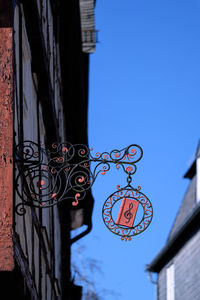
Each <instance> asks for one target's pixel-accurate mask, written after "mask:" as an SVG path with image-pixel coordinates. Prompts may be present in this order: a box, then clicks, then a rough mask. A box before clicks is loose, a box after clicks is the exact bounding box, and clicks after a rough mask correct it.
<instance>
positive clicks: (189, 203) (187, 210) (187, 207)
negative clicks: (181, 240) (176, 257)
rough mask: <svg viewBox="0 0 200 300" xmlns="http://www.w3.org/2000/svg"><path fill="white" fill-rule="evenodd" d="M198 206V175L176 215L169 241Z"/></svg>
mask: <svg viewBox="0 0 200 300" xmlns="http://www.w3.org/2000/svg"><path fill="white" fill-rule="evenodd" d="M195 206H196V175H195V176H193V178H192V179H191V181H190V183H189V186H188V188H187V191H186V193H185V196H184V198H183V201H182V203H181V206H180V208H179V211H178V213H177V215H176V219H175V221H174V224H173V226H172V228H171V231H170V233H169V237H168V240H167V241H169V240H171V239H172V238H173V236H174V234H175V233H176V232H177V231H178V230H180V228H181V226H182V225H183V224H184V222H185V221H186V219H187V218H188V216H189V215H190V214H191V212H192V211H193V210H194V209H195Z"/></svg>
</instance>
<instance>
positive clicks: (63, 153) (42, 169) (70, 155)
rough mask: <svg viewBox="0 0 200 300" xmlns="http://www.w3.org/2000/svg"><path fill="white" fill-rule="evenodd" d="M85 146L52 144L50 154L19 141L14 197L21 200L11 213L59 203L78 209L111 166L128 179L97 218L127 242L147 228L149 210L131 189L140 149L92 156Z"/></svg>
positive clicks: (134, 147)
mask: <svg viewBox="0 0 200 300" xmlns="http://www.w3.org/2000/svg"><path fill="white" fill-rule="evenodd" d="M93 152H94V150H93V148H88V147H87V146H86V145H82V144H76V145H72V144H70V143H68V142H65V143H60V144H58V143H54V144H52V145H51V147H50V148H46V147H44V146H43V145H38V144H37V143H35V142H33V141H24V142H23V143H20V144H19V145H17V146H16V148H15V155H16V159H15V162H16V163H17V164H18V170H19V171H18V174H17V176H16V180H15V186H16V191H17V194H18V196H19V197H20V199H21V200H22V201H21V202H20V203H18V204H17V205H16V207H15V210H16V213H17V214H18V215H24V214H25V213H26V206H30V207H37V208H49V207H52V206H54V205H57V204H59V203H60V202H62V201H71V205H72V206H74V207H75V206H78V205H79V203H80V202H81V201H84V198H85V196H86V193H87V191H88V190H89V189H91V187H92V185H93V184H94V182H95V180H96V178H97V176H98V175H99V174H101V175H105V174H106V173H107V172H108V171H109V170H110V168H111V166H112V165H114V166H115V168H116V169H118V170H119V169H121V170H122V171H123V172H124V174H125V175H126V176H127V185H126V186H125V187H120V185H117V187H116V191H115V192H114V193H112V195H110V196H109V197H108V198H107V199H106V201H105V202H104V205H103V209H102V217H103V221H104V223H105V225H106V227H107V228H108V229H109V230H110V231H111V232H112V233H114V234H116V235H118V236H120V237H121V239H122V240H126V241H127V240H131V238H132V237H133V236H135V235H138V234H140V233H142V232H143V231H144V230H145V229H147V227H148V226H149V225H150V223H151V221H152V217H153V208H152V204H151V202H150V200H149V199H148V198H147V196H146V195H145V194H144V193H142V192H141V187H137V188H134V187H133V186H132V185H131V182H132V176H133V175H134V174H135V172H136V170H137V167H136V163H137V162H138V161H139V160H140V159H141V158H142V156H143V151H142V148H141V147H140V146H139V145H136V144H132V145H130V146H128V147H126V148H124V149H122V150H116V149H115V150H112V151H111V152H103V153H100V152H96V153H94V154H93Z"/></svg>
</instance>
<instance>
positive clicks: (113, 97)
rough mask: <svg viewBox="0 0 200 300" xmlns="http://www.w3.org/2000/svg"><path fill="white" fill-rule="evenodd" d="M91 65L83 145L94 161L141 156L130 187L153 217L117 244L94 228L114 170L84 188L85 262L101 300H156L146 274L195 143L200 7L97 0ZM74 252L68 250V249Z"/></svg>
mask: <svg viewBox="0 0 200 300" xmlns="http://www.w3.org/2000/svg"><path fill="white" fill-rule="evenodd" d="M95 11H96V28H97V29H99V30H100V32H99V40H100V43H99V44H97V49H96V53H95V54H93V55H92V56H91V64H90V93H89V143H90V146H93V147H94V148H95V150H97V151H100V152H101V151H104V150H107V151H109V150H112V149H115V148H119V149H120V148H123V147H125V146H127V145H129V144H132V143H137V144H139V145H141V146H142V148H143V150H144V156H143V159H142V160H141V161H140V162H139V163H138V171H137V172H136V174H135V175H134V178H133V185H134V186H135V187H137V186H138V185H141V187H142V191H143V192H144V193H145V194H146V195H147V196H148V197H149V199H150V200H151V202H152V204H153V207H154V218H153V221H152V224H151V226H150V227H149V228H148V229H147V230H146V231H145V232H144V233H143V234H141V235H138V236H136V237H135V238H133V240H132V241H131V242H122V241H121V240H120V238H119V237H117V236H115V235H113V234H112V233H111V232H110V231H109V230H108V229H107V228H106V227H105V225H104V223H103V221H102V216H101V214H102V213H101V212H102V206H103V203H104V201H105V199H106V198H107V197H108V196H109V195H110V194H111V193H112V192H114V191H115V190H116V185H117V184H121V185H122V186H124V185H125V184H126V178H125V176H124V174H123V173H122V171H117V170H116V169H115V168H114V169H113V171H111V172H110V174H107V175H105V176H99V178H98V179H97V181H96V183H95V184H94V187H93V195H94V198H95V207H94V213H93V230H92V232H91V233H90V234H89V235H88V236H86V237H85V238H83V239H82V241H81V244H83V245H85V247H86V251H84V253H83V254H82V256H83V258H84V257H92V258H94V259H96V260H98V261H99V262H100V266H101V268H102V271H103V275H101V274H98V273H94V275H93V280H94V281H95V284H96V286H97V289H98V290H99V291H101V290H102V289H110V290H113V291H115V292H116V293H118V294H119V295H118V296H117V295H113V296H112V295H111V294H109V293H107V294H104V295H103V300H117V299H119V300H129V299H130V300H135V299H137V300H140V299H141V300H143V299H148V300H155V287H154V286H153V285H152V284H151V283H150V282H149V281H148V277H147V274H146V273H145V271H144V269H145V264H148V263H150V262H151V261H152V259H153V258H154V257H155V256H156V255H157V254H158V252H159V251H160V250H161V248H162V247H163V246H164V244H165V242H166V239H167V236H168V234H169V231H170V228H171V226H172V224H173V221H174V219H175V216H176V213H177V211H178V208H179V206H180V203H181V200H182V199H183V196H184V193H185V191H186V188H187V185H188V183H189V182H188V180H187V179H183V175H184V173H185V172H186V171H187V169H188V167H189V166H190V164H191V163H192V161H193V159H194V154H195V151H196V147H197V144H198V140H199V138H200V130H199V123H200V0H162V1H161V0H151V1H149V0H125V1H124V0H115V1H114V0H97V3H96V10H95ZM75 247H76V246H75V245H74V249H75Z"/></svg>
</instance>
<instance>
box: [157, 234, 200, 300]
mask: <svg viewBox="0 0 200 300" xmlns="http://www.w3.org/2000/svg"><path fill="white" fill-rule="evenodd" d="M199 246H200V230H198V231H197V232H196V233H195V234H194V235H193V236H192V237H191V238H190V239H189V240H188V241H187V242H186V243H185V244H184V246H183V247H182V248H181V249H180V250H179V252H178V253H177V254H176V255H175V256H174V257H173V259H172V260H171V261H169V262H168V264H167V265H166V266H165V267H164V268H163V269H162V270H161V271H160V272H159V275H158V300H166V299H167V292H166V270H167V267H168V266H169V265H171V264H172V263H173V264H174V269H175V300H190V299H192V300H199V295H200V285H199V282H200V273H199V270H200V250H199Z"/></svg>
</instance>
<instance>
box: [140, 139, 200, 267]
mask: <svg viewBox="0 0 200 300" xmlns="http://www.w3.org/2000/svg"><path fill="white" fill-rule="evenodd" d="M199 157H200V143H199V145H198V147H197V151H196V159H197V158H199ZM196 159H195V160H194V162H193V164H192V165H191V167H190V168H189V170H188V171H187V172H186V174H185V176H184V178H189V179H190V183H189V186H188V188H187V191H186V193H185V196H184V198H183V201H182V203H181V206H180V208H179V211H178V213H177V215H176V218H175V221H174V223H173V226H172V228H171V230H170V233H169V236H168V239H167V242H166V244H165V246H164V247H163V249H161V251H160V252H159V253H158V255H157V256H156V257H155V258H154V259H153V261H152V262H151V264H149V265H147V268H146V270H147V271H152V272H159V271H160V270H161V268H162V266H164V265H165V264H166V263H167V260H168V259H169V257H170V256H173V255H174V253H175V252H176V249H178V248H179V247H182V245H183V243H184V240H185V238H186V236H187V235H188V234H189V232H190V230H193V229H192V228H194V227H195V226H197V224H199V216H200V203H197V201H196V184H197V176H196Z"/></svg>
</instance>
